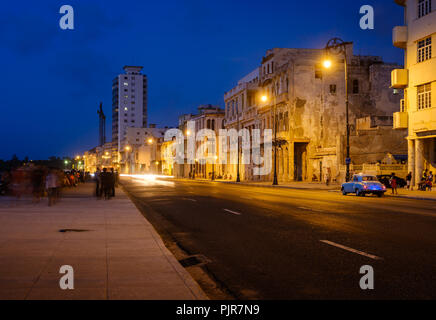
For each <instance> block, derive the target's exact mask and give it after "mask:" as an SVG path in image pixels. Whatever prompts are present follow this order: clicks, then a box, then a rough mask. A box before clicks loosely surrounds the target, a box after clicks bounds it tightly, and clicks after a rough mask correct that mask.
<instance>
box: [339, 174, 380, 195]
mask: <svg viewBox="0 0 436 320" xmlns="http://www.w3.org/2000/svg"><path fill="white" fill-rule="evenodd" d="M341 190H342V194H343V195H347V194H348V193H355V194H356V196H362V197H364V196H365V195H366V194H369V193H372V194H376V195H377V196H379V197H382V196H383V195H384V194H385V192H386V187H385V186H384V185H383V184H382V183H380V181H378V179H377V177H376V176H372V175H368V174H362V173H360V174H355V175H354V176H353V179H352V180H351V181H350V182H346V183H344V184H342V188H341Z"/></svg>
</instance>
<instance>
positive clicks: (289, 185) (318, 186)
mask: <svg viewBox="0 0 436 320" xmlns="http://www.w3.org/2000/svg"><path fill="white" fill-rule="evenodd" d="M174 179H175V180H178V181H194V182H195V181H197V182H219V183H228V184H237V185H240V186H252V187H264V188H265V187H268V188H269V187H271V188H286V189H315V190H340V188H341V186H340V184H338V183H332V184H330V185H329V186H327V185H326V184H325V183H319V182H280V181H279V185H278V186H273V185H272V181H269V182H249V181H241V182H236V181H230V180H220V179H216V180H214V181H211V180H210V179H202V178H195V179H185V178H183V179H180V178H174Z"/></svg>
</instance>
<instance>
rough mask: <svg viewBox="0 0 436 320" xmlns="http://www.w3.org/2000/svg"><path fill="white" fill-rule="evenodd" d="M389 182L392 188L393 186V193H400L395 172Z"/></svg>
mask: <svg viewBox="0 0 436 320" xmlns="http://www.w3.org/2000/svg"><path fill="white" fill-rule="evenodd" d="M389 183H390V185H391V188H392V194H398V190H397V188H398V186H397V178H396V177H395V173H392V176H391V178H390V179H389Z"/></svg>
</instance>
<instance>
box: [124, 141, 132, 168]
mask: <svg viewBox="0 0 436 320" xmlns="http://www.w3.org/2000/svg"><path fill="white" fill-rule="evenodd" d="M124 150H126V164H127V174H130V165H131V164H130V163H129V162H130V153H129V152H130V150H131V147H130V146H126V147H125V148H124Z"/></svg>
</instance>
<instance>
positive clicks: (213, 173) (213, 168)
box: [212, 156, 218, 181]
mask: <svg viewBox="0 0 436 320" xmlns="http://www.w3.org/2000/svg"><path fill="white" fill-rule="evenodd" d="M217 160H218V156H214V161H213V162H212V181H214V180H215V162H216V161H217Z"/></svg>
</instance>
